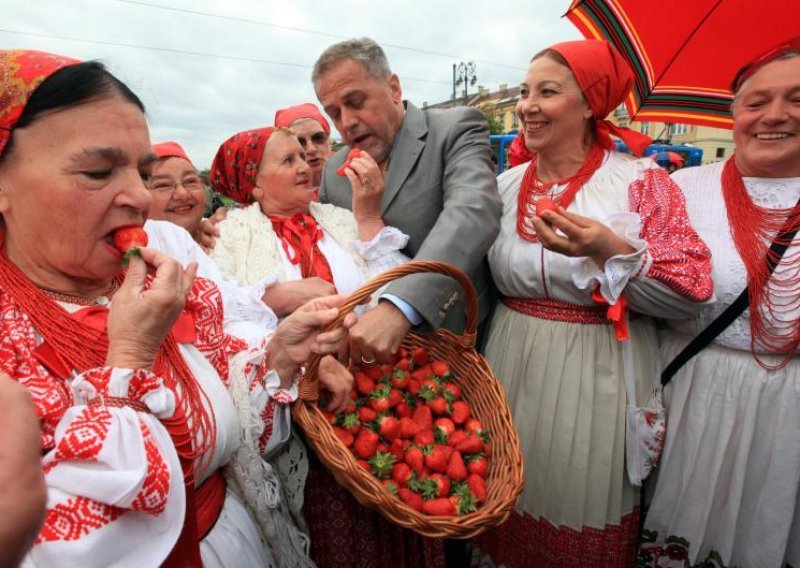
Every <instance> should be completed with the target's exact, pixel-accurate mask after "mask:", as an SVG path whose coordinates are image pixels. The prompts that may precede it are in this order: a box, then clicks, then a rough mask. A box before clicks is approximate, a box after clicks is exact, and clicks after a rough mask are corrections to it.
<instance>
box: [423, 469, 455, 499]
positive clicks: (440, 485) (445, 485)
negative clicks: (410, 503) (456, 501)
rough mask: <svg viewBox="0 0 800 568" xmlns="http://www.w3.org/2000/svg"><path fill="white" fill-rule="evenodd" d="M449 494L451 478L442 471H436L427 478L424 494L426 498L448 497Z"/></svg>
mask: <svg viewBox="0 0 800 568" xmlns="http://www.w3.org/2000/svg"><path fill="white" fill-rule="evenodd" d="M448 495H450V480H449V479H447V478H446V477H445V476H444V475H442V474H441V473H434V474H432V475H431V476H430V477H429V478H428V479H426V480H425V483H424V484H423V488H422V496H423V497H425V498H426V499H433V498H435V497H447V496H448Z"/></svg>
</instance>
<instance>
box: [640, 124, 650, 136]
mask: <svg viewBox="0 0 800 568" xmlns="http://www.w3.org/2000/svg"><path fill="white" fill-rule="evenodd" d="M649 133H650V123H649V122H643V123H642V134H649Z"/></svg>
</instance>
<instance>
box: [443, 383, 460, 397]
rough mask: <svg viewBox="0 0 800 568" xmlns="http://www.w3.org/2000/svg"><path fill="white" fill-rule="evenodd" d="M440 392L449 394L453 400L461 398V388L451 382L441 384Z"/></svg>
mask: <svg viewBox="0 0 800 568" xmlns="http://www.w3.org/2000/svg"><path fill="white" fill-rule="evenodd" d="M442 391H443V392H449V393H450V395H451V396H452V397H453V400H458V399H459V398H461V387H459V386H458V385H457V384H455V383H453V382H449V381H448V382H446V383H442Z"/></svg>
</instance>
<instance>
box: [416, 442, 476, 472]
mask: <svg viewBox="0 0 800 568" xmlns="http://www.w3.org/2000/svg"><path fill="white" fill-rule="evenodd" d="M425 465H426V466H427V467H429V468H430V469H431V470H432V471H435V472H438V473H444V472H446V471H447V460H446V459H444V454H443V453H442V448H441V447H440V446H433V447H432V448H429V449H428V451H427V453H426V454H425ZM464 472H465V475H464V479H466V477H467V476H466V468H465V469H464Z"/></svg>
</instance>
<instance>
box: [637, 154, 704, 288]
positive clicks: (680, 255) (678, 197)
mask: <svg viewBox="0 0 800 568" xmlns="http://www.w3.org/2000/svg"><path fill="white" fill-rule="evenodd" d="M629 199H630V208H631V211H635V212H636V213H638V214H639V217H640V218H641V219H642V230H641V237H642V239H644V240H645V241H647V243H648V252H647V253H648V257H649V262H648V265H647V266H645V267H644V269H643V270H642V272H641V273H640V275H639V277H646V278H652V279H654V280H657V281H659V282H661V283H663V284H665V285H666V286H668V287H669V288H670V289H671V290H673V291H674V292H676V293H678V294H680V295H681V296H683V297H685V298H688V299H690V300H692V301H694V302H702V301H705V300H708V299H710V298H711V297H712V294H713V291H714V287H713V283H712V280H711V251H710V250H709V249H708V247H707V246H706V244H705V243H704V242H703V241H702V239H701V238H700V236H699V235H698V234H697V233H696V232H695V230H694V229H693V228H692V226H691V224H690V223H689V215H688V213H687V212H686V202H685V200H684V197H683V193H682V192H681V190H680V188H679V187H678V186H677V184H676V183H675V182H674V181H673V180H672V178H670V177H669V174H667V172H666V171H665V170H662V169H661V168H654V169H649V170H646V171H645V173H644V176H643V178H642V179H638V180H636V181H634V182H633V183H632V184H631V186H630V188H629Z"/></svg>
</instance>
